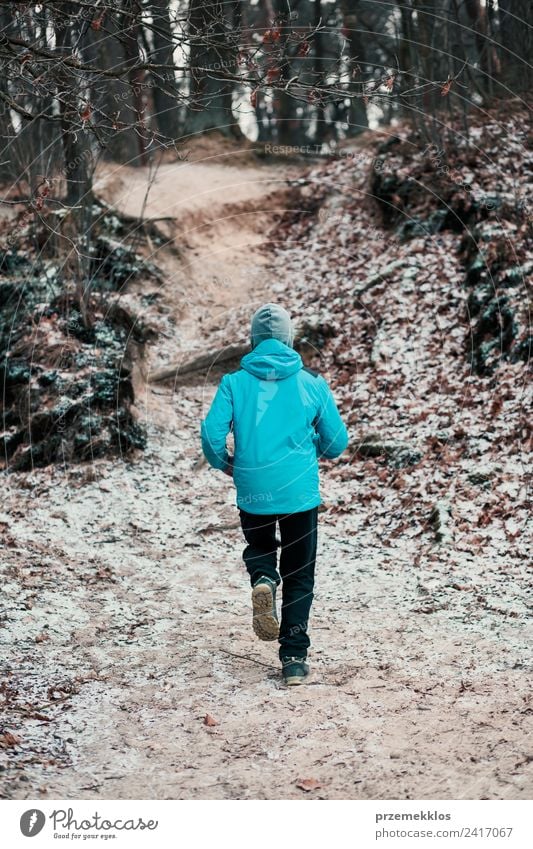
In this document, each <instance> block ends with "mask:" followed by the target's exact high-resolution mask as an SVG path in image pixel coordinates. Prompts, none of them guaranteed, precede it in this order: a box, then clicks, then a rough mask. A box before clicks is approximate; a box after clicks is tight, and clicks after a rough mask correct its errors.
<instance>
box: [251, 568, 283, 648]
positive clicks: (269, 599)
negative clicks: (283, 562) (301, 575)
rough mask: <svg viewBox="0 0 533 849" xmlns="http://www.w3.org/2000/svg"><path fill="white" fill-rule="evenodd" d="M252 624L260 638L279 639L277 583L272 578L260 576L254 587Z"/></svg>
mask: <svg viewBox="0 0 533 849" xmlns="http://www.w3.org/2000/svg"><path fill="white" fill-rule="evenodd" d="M252 609H253V619H252V626H253V629H254V633H255V634H256V636H257V637H259V639H260V640H277V639H278V636H279V622H278V614H277V613H276V583H275V581H271V580H270V578H259V580H257V581H256V582H255V584H254V585H253V589H252Z"/></svg>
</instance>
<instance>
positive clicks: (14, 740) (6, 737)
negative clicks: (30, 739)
mask: <svg viewBox="0 0 533 849" xmlns="http://www.w3.org/2000/svg"><path fill="white" fill-rule="evenodd" d="M19 743H20V737H16V736H15V734H12V733H11V731H4V733H3V734H0V746H1V747H2V749H9V748H11V747H12V746H18V744H19Z"/></svg>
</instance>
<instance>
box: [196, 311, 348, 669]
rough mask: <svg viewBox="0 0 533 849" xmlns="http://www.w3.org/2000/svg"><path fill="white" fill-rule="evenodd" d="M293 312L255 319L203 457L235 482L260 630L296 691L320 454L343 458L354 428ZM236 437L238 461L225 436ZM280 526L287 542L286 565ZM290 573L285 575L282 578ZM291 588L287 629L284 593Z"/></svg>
mask: <svg viewBox="0 0 533 849" xmlns="http://www.w3.org/2000/svg"><path fill="white" fill-rule="evenodd" d="M293 342H294V329H293V325H292V322H291V319H290V316H289V314H288V313H287V311H286V310H285V309H283V307H280V306H278V305H276V304H265V305H264V306H262V307H261V308H260V309H258V310H257V312H256V313H255V314H254V316H253V318H252V327H251V343H252V351H251V353H249V354H247V355H246V356H245V357H243V359H242V360H241V368H240V369H239V371H237V372H234V373H233V374H227V375H225V376H224V377H223V378H222V380H221V382H220V386H219V387H218V391H217V393H216V395H215V398H214V400H213V403H212V405H211V409H210V410H209V413H208V415H207V416H206V418H205V419H204V421H203V422H202V427H201V436H202V448H203V451H204V454H205V456H206V458H207V460H208V462H209V463H210V465H211V466H213V467H214V468H215V469H221V470H222V471H223V472H225V473H226V474H228V475H230V476H231V477H233V480H234V483H235V486H236V488H237V506H238V507H239V512H240V518H241V525H242V529H243V533H244V537H245V539H246V542H247V546H246V548H245V549H244V553H243V558H244V562H245V564H246V568H247V570H248V573H249V575H250V580H251V584H252V608H253V629H254V631H255V633H256V635H257V636H258V637H259V639H260V640H276V639H279V644H280V648H279V656H280V660H281V664H282V674H283V678H284V680H285V683H286V684H288V685H293V684H301V683H302V682H303V681H304V679H305V677H306V676H307V675H308V673H309V667H308V664H307V663H306V658H307V649H308V648H309V645H310V641H309V637H308V634H307V629H308V620H309V611H310V609H311V603H312V601H313V587H314V572H315V557H316V543H317V515H318V505H319V504H320V492H319V474H318V458H319V457H328V458H333V457H338V456H339V454H341V453H342V452H343V451H344V450H345V448H346V446H347V444H348V436H347V433H346V428H345V426H344V424H343V422H342V420H341V418H340V415H339V412H338V410H337V407H336V404H335V401H334V399H333V395H332V394H331V390H330V389H329V386H328V384H327V383H326V381H325V380H324V379H323V378H322V377H320V376H319V375H318V374H316V373H315V372H313V371H311V370H310V369H307V368H304V366H303V363H302V359H301V357H300V355H299V354H298V353H297V352H296V351H295V350H294V349H293ZM230 430H232V431H233V436H234V443H235V456H234V457H230V456H229V454H228V450H227V447H226V439H227V436H228V433H229V432H230ZM276 523H277V524H278V525H279V531H280V537H281V555H280V562H279V572H278V568H277V546H278V543H277V540H276ZM280 576H281V577H280ZM281 581H283V599H282V607H281V627H280V626H279V623H278V617H277V610H276V588H277V587H278V586H279V584H280V583H281Z"/></svg>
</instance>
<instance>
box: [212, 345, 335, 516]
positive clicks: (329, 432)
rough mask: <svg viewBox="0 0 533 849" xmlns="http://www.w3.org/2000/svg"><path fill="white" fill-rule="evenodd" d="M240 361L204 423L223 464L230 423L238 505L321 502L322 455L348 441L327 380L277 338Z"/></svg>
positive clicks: (250, 508) (266, 509) (278, 508)
mask: <svg viewBox="0 0 533 849" xmlns="http://www.w3.org/2000/svg"><path fill="white" fill-rule="evenodd" d="M241 366H242V368H241V369H240V370H239V371H237V372H234V373H233V374H229V375H226V376H225V377H224V378H223V379H222V382H221V384H220V387H219V390H218V392H217V397H216V398H215V401H214V402H213V406H212V408H211V410H210V412H209V415H208V416H207V418H206V419H205V421H204V422H203V424H202V440H203V446H204V451H205V453H206V456H207V458H208V460H209V461H210V462H211V464H212V465H215V466H218V467H219V468H222V467H223V465H221V463H222V462H223V461H224V459H225V456H224V451H225V438H226V435H227V433H228V431H229V430H230V428H232V429H233V433H234V439H235V458H234V464H233V479H234V481H235V485H236V487H237V505H238V506H239V507H241V508H242V509H244V510H246V511H247V512H249V513H257V514H271V513H293V512H300V511H304V510H309V509H310V508H312V507H316V506H317V505H318V504H319V503H320V493H319V479H318V462H317V457H318V456H319V455H321V456H326V457H328V456H329V457H335V456H337V455H338V454H340V453H341V452H342V451H343V450H344V449H345V448H346V444H347V435H346V429H345V427H344V424H343V423H342V421H341V419H340V416H339V414H338V411H337V408H336V406H335V402H334V400H333V397H332V395H331V392H330V390H329V388H328V385H327V383H326V382H325V380H324V379H323V378H322V377H320V376H319V375H317V374H315V373H314V372H311V371H309V370H307V369H305V368H304V367H303V363H302V360H301V357H300V355H299V354H298V353H297V352H296V351H294V350H293V349H292V348H290V347H288V346H287V345H285V344H283V343H282V342H279V341H278V340H276V339H267V340H265V341H263V342H261V343H260V344H259V345H257V347H255V348H254V349H253V351H251V353H250V354H247V356H245V357H244V358H243V360H242V361H241ZM217 461H218V462H217Z"/></svg>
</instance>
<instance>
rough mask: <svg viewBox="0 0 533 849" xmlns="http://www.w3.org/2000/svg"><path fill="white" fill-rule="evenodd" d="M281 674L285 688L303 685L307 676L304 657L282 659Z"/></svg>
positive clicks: (307, 665) (307, 669)
mask: <svg viewBox="0 0 533 849" xmlns="http://www.w3.org/2000/svg"><path fill="white" fill-rule="evenodd" d="M281 673H282V675H283V680H284V681H285V683H286V685H287V687H293V686H294V685H295V684H303V682H304V680H305V678H307V676H308V675H309V664H308V663H306V662H305V657H284V658H282V660H281Z"/></svg>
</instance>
